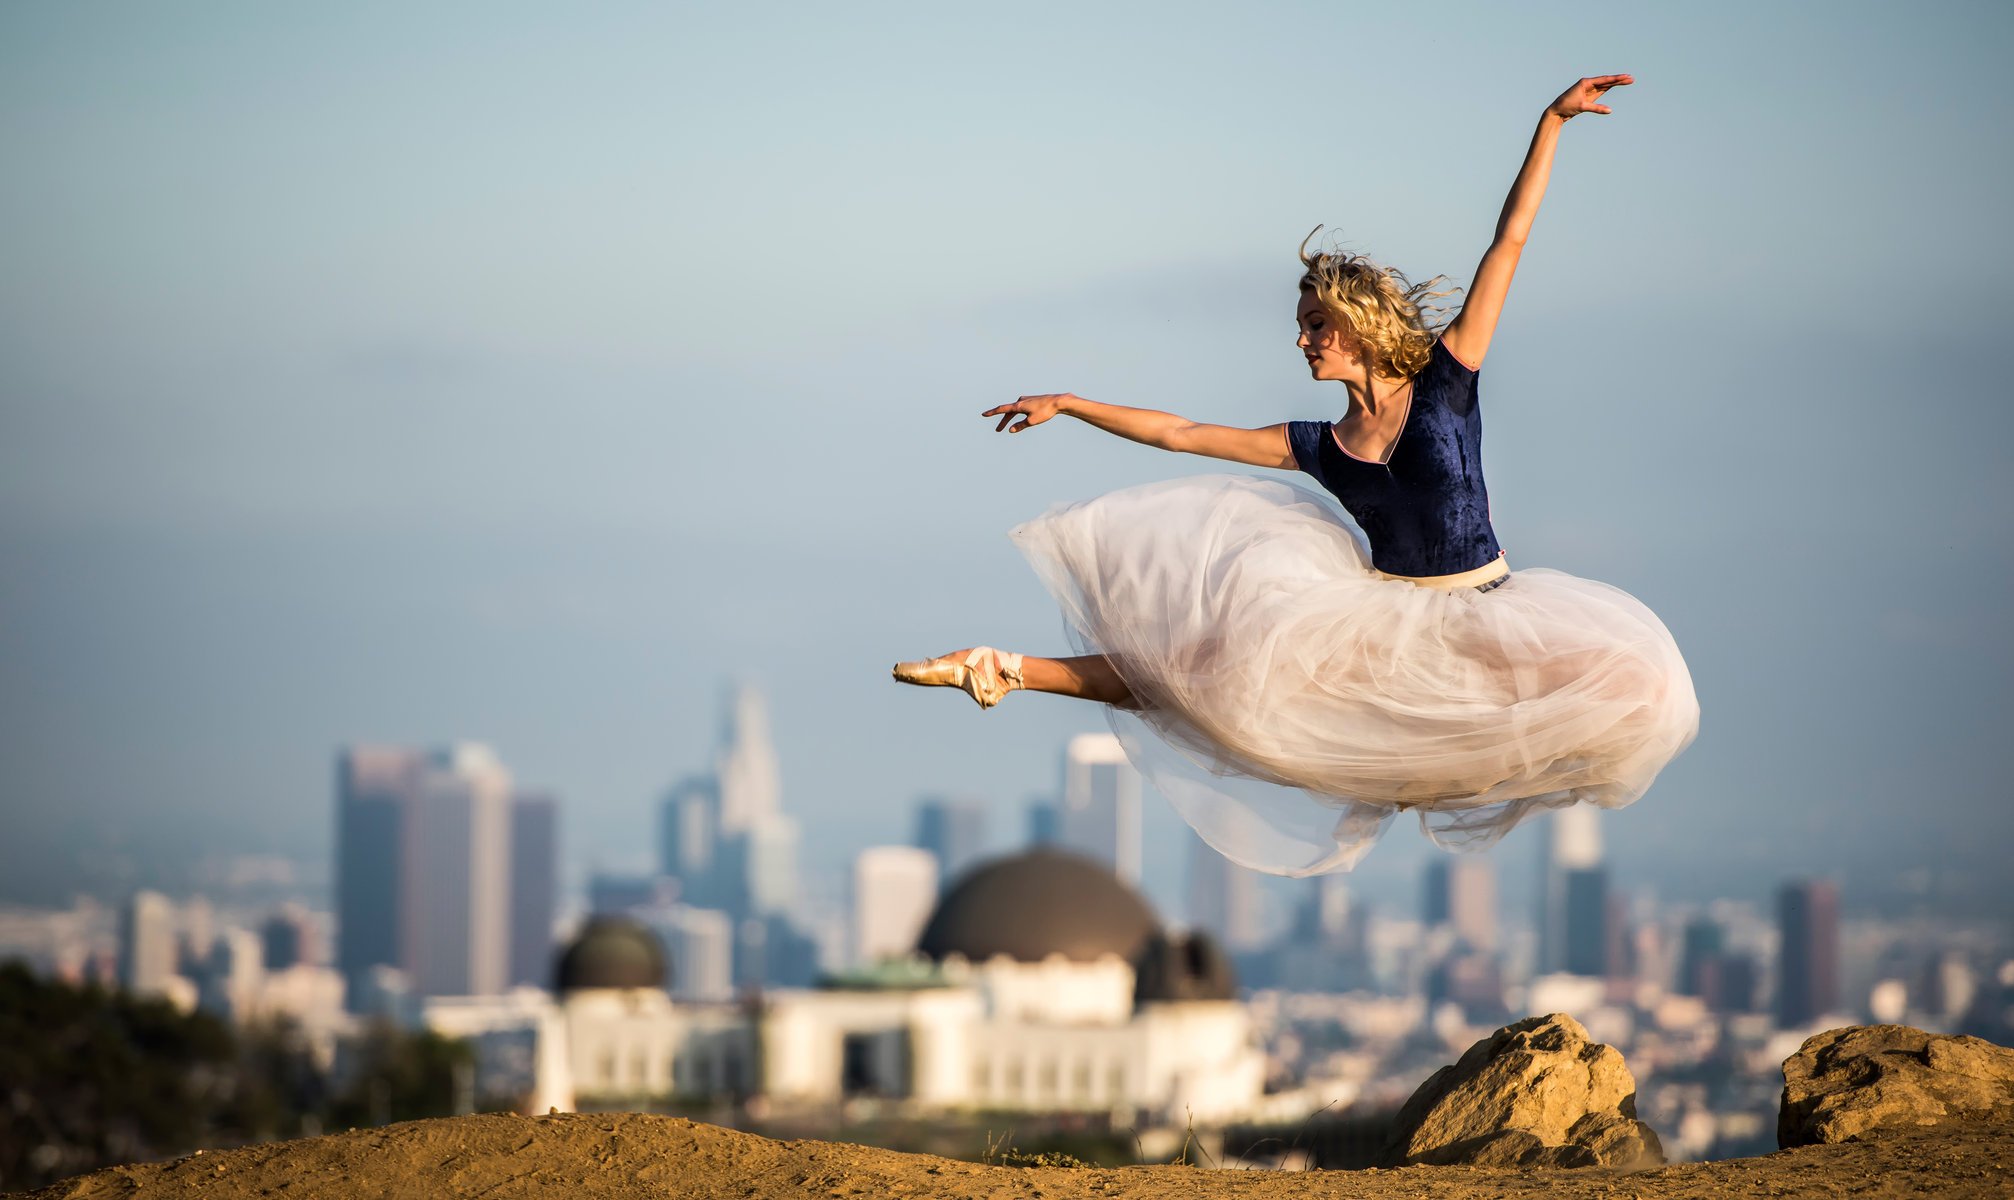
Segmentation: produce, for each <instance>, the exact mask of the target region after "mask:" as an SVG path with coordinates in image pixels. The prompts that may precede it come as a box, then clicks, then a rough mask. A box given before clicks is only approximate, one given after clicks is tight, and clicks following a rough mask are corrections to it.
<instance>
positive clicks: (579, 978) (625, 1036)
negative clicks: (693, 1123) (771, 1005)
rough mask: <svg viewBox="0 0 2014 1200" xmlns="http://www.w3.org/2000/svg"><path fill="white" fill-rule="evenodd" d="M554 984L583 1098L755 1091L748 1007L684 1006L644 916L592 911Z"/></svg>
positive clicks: (576, 1087)
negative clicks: (605, 914)
mask: <svg viewBox="0 0 2014 1200" xmlns="http://www.w3.org/2000/svg"><path fill="white" fill-rule="evenodd" d="M554 983H555V985H556V987H557V990H558V992H559V1013H560V1019H561V1022H562V1023H563V1024H564V1026H565V1045H566V1059H567V1074H568V1076H569V1077H570V1079H571V1082H572V1085H573V1092H574V1094H575V1095H576V1096H577V1097H579V1098H580V1099H582V1100H589V1101H601V1102H607V1101H612V1100H618V1099H622V1098H641V1097H653V1096H674V1095H714V1096H721V1095H732V1094H737V1093H739V1094H744V1095H745V1094H748V1093H750V1092H752V1091H754V1090H755V1088H756V1086H757V1064H756V1059H755V1041H756V1039H755V1037H754V1034H753V1031H752V1030H751V1029H750V1025H749V1018H748V1015H747V1014H746V1013H745V1012H743V1011H741V1010H740V1009H738V1008H735V1007H733V1006H731V1005H720V1004H678V1005H674V1004H673V1003H672V1000H671V995H670V991H669V989H670V987H671V964H670V963H669V961H668V960H667V956H666V954H665V952H664V945H663V943H662V942H660V941H659V940H658V936H657V934H656V933H654V932H652V931H651V930H650V929H649V928H647V927H645V926H644V925H641V924H639V923H637V922H635V921H632V920H628V919H626V918H621V917H596V918H594V919H592V920H590V921H589V922H588V924H587V926H586V928H585V929H583V930H582V931H581V934H580V936H579V937H577V938H575V939H574V941H573V943H572V944H571V945H569V946H568V947H567V948H566V951H565V952H564V953H562V954H561V955H560V959H559V967H558V970H557V971H556V972H555V978H554Z"/></svg>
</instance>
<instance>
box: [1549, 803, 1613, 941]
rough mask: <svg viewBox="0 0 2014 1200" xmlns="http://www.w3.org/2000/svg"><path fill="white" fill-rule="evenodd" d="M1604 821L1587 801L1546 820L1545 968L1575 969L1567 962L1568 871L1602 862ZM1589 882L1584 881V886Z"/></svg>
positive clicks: (1584, 868) (1567, 808) (1590, 866)
mask: <svg viewBox="0 0 2014 1200" xmlns="http://www.w3.org/2000/svg"><path fill="white" fill-rule="evenodd" d="M1600 821H1601V816H1600V813H1599V812H1598V811H1597V810H1596V809H1595V808H1593V807H1591V806H1589V805H1585V804H1575V805H1570V806H1568V807H1566V808H1562V809H1558V810H1557V811H1555V812H1554V813H1553V814H1552V816H1551V817H1550V818H1549V819H1548V820H1547V821H1546V828H1545V840H1544V841H1543V842H1541V843H1540V845H1539V889H1538V895H1539V911H1538V939H1539V945H1538V949H1539V970H1541V971H1572V970H1573V968H1572V967H1570V966H1568V965H1567V957H1568V951H1567V946H1568V942H1569V940H1570V933H1569V930H1568V928H1567V925H1568V912H1569V908H1570V906H1569V904H1568V897H1567V874H1568V872H1571V871H1576V870H1586V869H1589V868H1595V867H1599V866H1600V865H1601V823H1600ZM1587 886H1588V885H1587V884H1585V883H1583V885H1582V887H1583V890H1585V888H1586V887H1587ZM1583 933H1584V931H1583ZM1575 973H1576V974H1579V973H1580V972H1575Z"/></svg>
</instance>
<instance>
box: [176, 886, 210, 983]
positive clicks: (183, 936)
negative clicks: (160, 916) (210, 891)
mask: <svg viewBox="0 0 2014 1200" xmlns="http://www.w3.org/2000/svg"><path fill="white" fill-rule="evenodd" d="M175 917H176V921H175V924H176V926H177V927H178V929H179V930H180V933H179V940H178V945H177V947H176V951H175V971H176V973H177V974H181V975H185V976H187V977H189V978H191V979H194V978H195V977H196V976H197V975H199V974H201V973H202V972H204V971H207V970H208V969H209V966H210V952H211V951H212V950H214V949H216V943H217V913H216V910H215V909H213V908H211V907H210V901H209V899H208V898H207V897H204V896H191V897H189V898H188V899H187V900H184V901H183V902H182V904H181V907H180V910H179V911H177V912H176V914H175Z"/></svg>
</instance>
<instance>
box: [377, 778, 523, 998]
mask: <svg viewBox="0 0 2014 1200" xmlns="http://www.w3.org/2000/svg"><path fill="white" fill-rule="evenodd" d="M510 803H511V778H510V773H509V772H507V771H505V770H504V767H503V764H502V763H500V762H498V761H497V758H496V756H495V755H494V754H493V753H491V751H490V749H489V748H488V747H487V746H484V745H481V744H479V743H476V742H456V743H454V744H453V745H451V746H447V747H445V748H443V749H440V750H437V751H435V752H434V753H433V754H431V755H429V756H428V759H427V763H426V770H425V772H424V774H423V775H422V777H421V783H420V787H419V790H418V793H417V796H416V803H415V805H414V808H413V820H412V826H411V828H412V843H411V846H412V848H411V854H410V858H409V860H408V862H409V869H410V876H409V879H408V883H407V887H408V889H409V894H410V896H411V898H412V905H411V908H410V909H409V910H408V912H407V916H406V926H407V929H408V931H409V932H410V936H411V938H412V941H411V944H410V946H409V948H408V958H407V961H406V962H405V963H404V964H403V965H404V967H405V969H406V973H407V974H408V976H410V978H411V980H412V985H413V991H414V992H415V993H416V994H418V995H421V996H485V995H490V994H492V993H495V992H500V991H502V990H504V987H505V985H506V983H507V982H508V975H509V971H510V915H511V896H510V888H511V880H510V868H511V845H510V839H511V809H510Z"/></svg>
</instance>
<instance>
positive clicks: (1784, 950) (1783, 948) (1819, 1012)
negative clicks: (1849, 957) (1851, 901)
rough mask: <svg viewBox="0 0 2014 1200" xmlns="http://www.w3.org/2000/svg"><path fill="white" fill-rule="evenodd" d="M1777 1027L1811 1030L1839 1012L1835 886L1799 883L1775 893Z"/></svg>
mask: <svg viewBox="0 0 2014 1200" xmlns="http://www.w3.org/2000/svg"><path fill="white" fill-rule="evenodd" d="M1776 925H1777V947H1778V949H1777V959H1776V964H1777V966H1776V1023H1777V1025H1778V1026H1779V1027H1781V1028H1785V1029H1792V1028H1796V1027H1797V1026H1800V1025H1806V1024H1809V1023H1810V1022H1812V1021H1815V1020H1817V1019H1818V1018H1819V1017H1821V1016H1824V1015H1825V1014H1827V1013H1830V1012H1833V1011H1835V1010H1837V1008H1838V1007H1839V885H1838V884H1835V883H1833V882H1832V881H1831V880H1826V879H1799V880H1794V881H1792V882H1790V883H1786V884H1784V885H1783V886H1782V887H1781V888H1779V889H1778V890H1777V893H1776Z"/></svg>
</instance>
